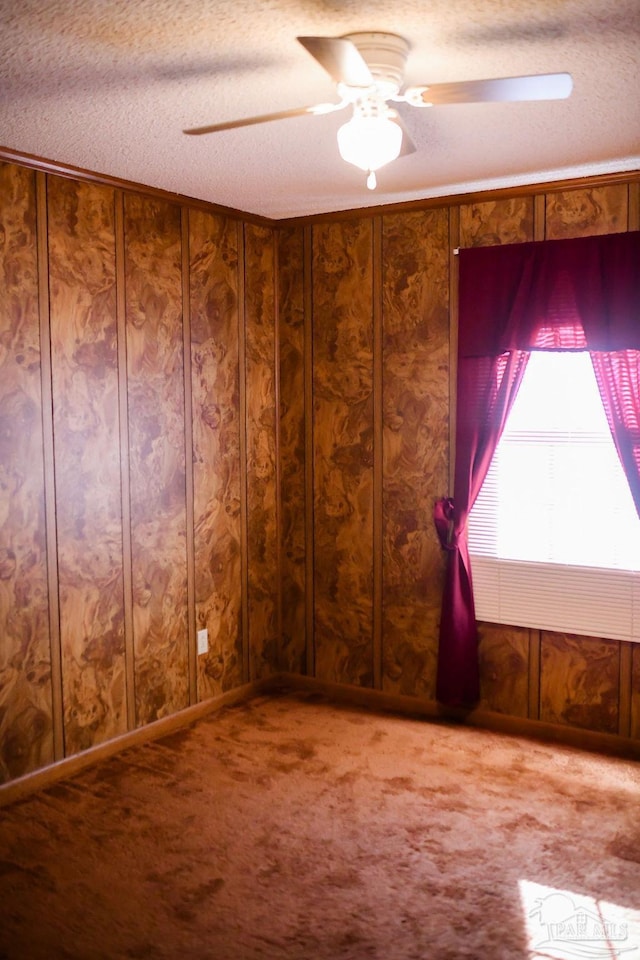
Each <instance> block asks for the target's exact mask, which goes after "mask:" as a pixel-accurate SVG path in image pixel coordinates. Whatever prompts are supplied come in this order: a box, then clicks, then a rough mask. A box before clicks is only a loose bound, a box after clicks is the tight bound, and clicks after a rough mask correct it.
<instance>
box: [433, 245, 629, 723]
mask: <svg viewBox="0 0 640 960" xmlns="http://www.w3.org/2000/svg"><path fill="white" fill-rule="evenodd" d="M459 267H460V280H459V320H458V382H457V423H456V449H455V472H454V490H453V498H448V497H445V498H443V499H442V500H440V501H438V502H437V503H436V505H435V508H434V521H435V525H436V530H437V532H438V536H439V538H440V542H441V544H442V545H443V547H444V548H445V549H446V551H447V554H448V556H447V566H446V574H445V585H444V590H443V599H442V615H441V620H440V639H439V648H438V673H437V683H436V696H437V699H438V700H439V701H440V702H441V703H443V704H445V705H447V706H465V707H471V706H473V705H474V704H475V703H477V701H478V700H479V697H480V684H479V664H478V633H477V626H476V620H475V609H474V602H473V580H472V574H471V565H470V561H469V550H468V544H467V529H466V526H467V518H468V516H469V511H470V510H471V508H472V506H473V504H474V502H475V499H476V497H477V495H478V493H479V491H480V488H481V487H482V483H483V482H484V479H485V476H486V473H487V470H488V468H489V465H490V463H491V458H492V456H493V453H494V450H495V448H496V446H497V443H498V441H499V439H500V436H501V434H502V430H503V427H504V424H505V422H506V419H507V416H508V414H509V411H510V409H511V406H512V404H513V401H514V399H515V396H516V394H517V391H518V388H519V386H520V382H521V380H522V376H523V374H524V370H525V366H526V360H527V357H528V353H529V352H530V351H531V350H589V351H590V352H591V353H592V354H595V353H596V352H604V354H614V355H615V356H616V358H617V357H618V355H619V352H620V351H626V352H627V353H628V364H627V367H625V366H624V364H622V362H621V361H619V360H617V361H616V363H612V362H608V363H607V361H603V363H604V365H603V366H602V367H599V366H597V365H596V364H597V363H598V361H595V362H594V366H595V369H596V376H597V378H598V383H599V385H600V391H601V395H602V396H603V402H604V404H605V409H606V410H607V416H608V417H609V423H610V425H611V430H612V434H613V436H614V438H615V442H616V447H617V449H618V451H619V454H620V458H621V462H622V464H623V467H624V469H625V472H626V473H627V476H628V477H629V476H632V477H635V480H633V482H632V480H631V479H630V484H631V485H632V489H633V483H635V485H636V489H637V488H638V487H640V472H639V471H640V459H639V458H640V436H639V434H638V411H639V409H640V403H639V399H638V397H639V395H638V369H637V356H636V355H635V351H637V350H639V349H640V231H634V232H631V233H621V234H609V235H606V236H600V237H583V238H579V239H575V240H550V241H541V242H534V243H523V244H509V245H505V246H495V247H479V248H473V249H467V250H461V251H460V257H459ZM634 362H635V364H636V365H635V380H634V371H633V364H634ZM627 368H628V373H629V375H628V376H627V378H626V380H625V378H624V375H622V374H621V372H620V371H622V370H623V369H627ZM630 383H632V384H633V386H630V385H629V384H630ZM630 397H631V398H632V399H631V400H630V399H629V398H630ZM621 411H622V412H621ZM635 496H636V494H635V493H634V497H635ZM637 504H638V500H636V505H637Z"/></svg>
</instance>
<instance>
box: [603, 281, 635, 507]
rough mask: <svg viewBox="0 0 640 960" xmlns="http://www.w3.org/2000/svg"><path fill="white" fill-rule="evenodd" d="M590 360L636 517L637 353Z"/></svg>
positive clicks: (606, 355) (618, 353) (609, 355)
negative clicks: (627, 482) (627, 483)
mask: <svg viewBox="0 0 640 960" xmlns="http://www.w3.org/2000/svg"><path fill="white" fill-rule="evenodd" d="M639 269H640V266H639ZM638 323H639V324H640V309H639V310H638ZM591 361H592V363H593V369H594V371H595V375H596V380H597V381H598V387H599V389H600V396H601V397H602V403H603V406H604V409H605V413H606V414H607V420H608V421H609V427H610V429H611V435H612V436H613V442H614V443H615V445H616V450H617V451H618V456H619V457H620V462H621V464H622V468H623V470H624V472H625V474H626V477H627V480H628V481H629V489H630V490H631V495H632V496H633V502H634V503H635V505H636V510H637V511H638V516H640V352H638V351H637V350H620V351H618V352H617V353H606V352H602V353H597V352H592V353H591Z"/></svg>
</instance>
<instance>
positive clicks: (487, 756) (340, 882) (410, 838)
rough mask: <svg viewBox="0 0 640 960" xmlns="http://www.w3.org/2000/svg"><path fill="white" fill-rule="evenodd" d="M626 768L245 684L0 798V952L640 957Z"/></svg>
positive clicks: (637, 834)
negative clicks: (154, 733)
mask: <svg viewBox="0 0 640 960" xmlns="http://www.w3.org/2000/svg"><path fill="white" fill-rule="evenodd" d="M639 801H640V765H638V764H637V763H634V762H633V761H626V760H618V759H607V758H603V757H599V756H597V755H593V754H586V753H580V752H579V751H576V750H572V749H569V748H556V747H552V746H548V745H544V744H539V743H535V742H529V741H526V740H525V739H520V738H516V737H508V736H504V735H500V734H494V733H485V732H483V731H479V730H467V729H463V728H460V727H457V726H448V725H440V724H434V723H429V722H426V721H420V720H415V721H414V720H410V719H406V718H398V717H394V716H388V715H385V716H381V715H377V714H373V713H368V712H366V711H360V710H357V709H347V708H342V707H331V706H329V705H328V704H327V703H325V702H324V701H322V700H320V699H318V698H314V697H312V696H308V695H300V696H292V695H290V696H282V697H276V698H269V699H259V700H255V701H253V702H252V703H251V704H248V705H244V706H241V707H235V708H231V709H227V710H225V711H224V712H222V713H219V714H217V715H215V716H212V717H209V718H207V719H205V720H203V721H201V722H199V723H198V724H196V725H194V726H193V727H191V728H189V729H188V730H185V731H182V732H180V733H177V734H174V735H171V736H168V737H165V738H164V739H162V740H158V741H156V742H155V743H152V744H147V745H144V746H141V747H136V748H134V749H131V750H129V751H128V752H126V753H124V754H122V755H120V756H119V757H116V758H113V759H111V760H108V761H105V762H103V763H101V764H100V765H99V766H97V767H95V768H92V769H91V770H89V771H85V772H84V773H82V774H80V775H78V776H76V777H75V778H73V779H71V780H69V781H66V782H64V783H62V784H58V785H57V786H55V787H52V788H50V789H48V790H46V791H44V792H42V793H41V794H39V795H37V796H34V797H31V798H29V799H27V800H25V801H22V802H20V803H17V804H15V805H13V806H11V807H9V808H7V809H5V810H3V811H0V915H1V922H0V956H1V957H2V958H5V960H6V958H11V960H14V958H20V960H23V958H25V960H39V958H43V960H44V958H46V960H55V958H82V960H88V958H120V957H122V958H153V960H162V958H168V960H185V958H215V960H257V958H268V960H278V958H295V960H325V958H326V960H338V958H344V960H360V958H379V960H396V958H397V960H409V958H414V960H425V958H428V960H430V958H433V960H462V958H465V960H480V958H489V960H502V958H504V960H507V958H508V960H524V958H527V960H531V958H534V957H544V958H549V957H552V958H563V960H564V958H569V960H573V958H577V960H580V958H587V960H600V958H602V960H610V958H612V957H618V956H620V957H625V958H627V960H631V958H634V960H636V958H639V957H640V803H639Z"/></svg>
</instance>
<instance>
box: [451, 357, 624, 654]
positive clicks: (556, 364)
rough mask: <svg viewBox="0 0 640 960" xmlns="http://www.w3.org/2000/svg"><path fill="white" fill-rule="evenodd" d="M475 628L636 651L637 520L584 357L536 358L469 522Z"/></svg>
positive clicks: (589, 363) (529, 365) (590, 372)
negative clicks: (632, 644) (594, 641)
mask: <svg viewBox="0 0 640 960" xmlns="http://www.w3.org/2000/svg"><path fill="white" fill-rule="evenodd" d="M469 548H470V552H471V555H472V566H473V582H474V597H475V603H476V615H477V617H478V619H480V620H485V621H490V622H494V623H507V624H512V625H520V626H529V627H536V628H540V629H547V630H559V631H565V632H570V633H578V634H586V635H589V636H598V637H611V638H614V639H620V640H638V641H640V573H638V571H639V570H640V520H639V519H638V515H637V513H636V510H635V506H634V504H633V500H632V498H631V494H630V492H629V487H628V484H627V481H626V478H625V476H624V473H623V470H622V467H621V466H620V462H619V459H618V456H617V453H616V451H615V447H614V445H613V441H612V439H611V434H610V432H609V427H608V425H607V421H606V417H605V414H604V410H603V408H602V403H601V400H600V395H599V392H598V387H597V384H596V381H595V376H594V374H593V368H592V366H591V360H590V357H589V355H588V353H576V354H572V353H560V354H556V353H534V354H532V355H531V357H530V359H529V364H528V366H527V370H526V372H525V376H524V379H523V382H522V385H521V388H520V391H519V393H518V397H517V399H516V402H515V404H514V407H513V410H512V411H511V414H510V416H509V420H508V423H507V426H506V428H505V431H504V434H503V437H502V439H501V441H500V444H499V445H498V449H497V451H496V455H495V456H494V460H493V462H492V465H491V468H490V470H489V474H488V476H487V478H486V480H485V483H484V485H483V488H482V491H481V493H480V496H479V498H478V500H477V502H476V504H475V506H474V508H473V510H472V511H471V515H470V520H469Z"/></svg>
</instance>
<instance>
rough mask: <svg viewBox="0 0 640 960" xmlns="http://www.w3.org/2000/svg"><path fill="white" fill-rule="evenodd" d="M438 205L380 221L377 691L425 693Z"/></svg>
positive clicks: (441, 346)
mask: <svg viewBox="0 0 640 960" xmlns="http://www.w3.org/2000/svg"><path fill="white" fill-rule="evenodd" d="M448 230H449V224H448V216H447V211H446V210H429V211H425V212H424V213H414V214H411V215H404V216H401V215H395V216H387V217H385V218H384V220H383V247H382V263H383V371H384V372H383V430H384V434H383V688H384V689H385V690H388V691H390V692H394V693H402V694H410V695H414V696H422V697H428V698H430V699H433V698H434V697H435V674H436V660H437V636H438V622H439V618H440V606H441V597H442V585H443V575H444V557H443V552H442V550H441V548H440V545H439V543H438V539H437V536H436V532H435V528H434V524H433V504H434V501H435V500H436V499H437V498H438V497H441V496H443V495H444V494H445V493H446V490H447V484H448V469H449V314H448V306H449V290H448V284H449V250H448Z"/></svg>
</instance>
